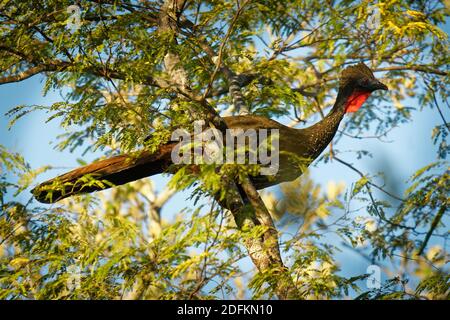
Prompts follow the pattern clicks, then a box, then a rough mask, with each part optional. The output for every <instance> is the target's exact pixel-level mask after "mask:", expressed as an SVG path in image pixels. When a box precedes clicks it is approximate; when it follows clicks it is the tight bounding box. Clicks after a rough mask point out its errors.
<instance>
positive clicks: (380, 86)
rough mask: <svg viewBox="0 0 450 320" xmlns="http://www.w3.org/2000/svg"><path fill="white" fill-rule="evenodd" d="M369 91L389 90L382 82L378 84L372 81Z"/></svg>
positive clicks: (376, 81)
mask: <svg viewBox="0 0 450 320" xmlns="http://www.w3.org/2000/svg"><path fill="white" fill-rule="evenodd" d="M370 89H372V90H374V91H375V90H389V89H388V87H387V86H386V85H385V84H384V83H382V82H380V81H378V80H374V81H373V82H372V83H371V84H370Z"/></svg>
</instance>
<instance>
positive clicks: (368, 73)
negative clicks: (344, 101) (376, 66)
mask: <svg viewBox="0 0 450 320" xmlns="http://www.w3.org/2000/svg"><path fill="white" fill-rule="evenodd" d="M361 78H367V79H375V76H374V75H373V72H372V70H370V68H369V67H368V66H366V65H365V64H364V63H362V62H360V63H358V64H355V65H353V66H350V67H347V68H345V69H344V70H343V71H342V72H341V77H340V83H339V84H340V86H341V87H345V85H347V84H348V83H350V82H353V81H355V80H359V79H361Z"/></svg>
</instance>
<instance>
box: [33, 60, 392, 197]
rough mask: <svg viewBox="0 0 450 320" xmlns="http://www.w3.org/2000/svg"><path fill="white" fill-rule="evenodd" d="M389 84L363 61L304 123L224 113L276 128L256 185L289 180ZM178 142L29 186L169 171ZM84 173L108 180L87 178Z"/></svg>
mask: <svg viewBox="0 0 450 320" xmlns="http://www.w3.org/2000/svg"><path fill="white" fill-rule="evenodd" d="M378 89H381V90H387V89H388V88H387V87H386V85H384V84H383V83H381V82H380V81H378V80H377V79H376V78H375V76H374V75H373V73H372V71H371V70H370V69H369V68H368V67H367V66H366V65H365V64H363V63H359V64H357V65H354V66H350V67H347V68H346V69H344V70H343V71H342V73H341V75H340V81H339V91H338V95H337V98H336V102H335V104H334V106H333V108H332V109H331V111H330V112H329V113H328V115H327V116H326V117H325V118H324V119H322V120H321V121H320V122H318V123H316V124H315V125H313V126H311V127H308V128H305V129H294V128H290V127H287V126H284V125H282V124H280V123H278V122H276V121H274V120H271V119H268V118H265V117H261V116H256V115H241V116H231V117H224V118H223V119H224V121H225V123H226V124H227V126H228V128H230V129H236V128H240V129H244V130H245V129H255V130H258V129H278V130H279V150H280V158H279V170H278V172H277V174H276V175H275V177H271V178H270V177H268V176H262V175H259V176H255V177H251V178H252V181H253V183H254V185H255V187H256V188H257V189H263V188H266V187H269V186H272V185H276V184H279V183H281V182H284V181H292V180H294V179H296V178H297V177H299V176H300V175H301V174H302V169H301V167H300V166H299V165H298V161H295V160H293V159H292V157H291V156H289V154H291V155H292V154H294V155H296V156H297V157H298V158H301V159H307V161H306V166H307V165H309V164H310V163H311V162H312V161H313V160H314V159H316V158H317V157H318V156H319V155H320V153H321V152H322V151H323V150H324V149H325V148H326V146H327V145H328V144H329V143H330V142H331V140H332V139H333V137H334V135H335V133H336V131H337V129H338V126H339V123H340V122H341V120H342V118H343V117H344V115H345V113H347V112H355V111H357V110H358V109H359V108H360V107H361V105H362V104H363V103H364V102H365V101H366V99H367V98H368V97H369V95H370V94H371V93H372V92H373V91H375V90H378ZM177 143H178V142H169V143H167V144H164V145H161V146H160V147H159V148H158V150H157V151H156V152H153V153H151V152H149V151H146V150H143V151H141V152H137V153H133V154H123V155H118V156H115V157H112V158H109V159H106V160H101V161H97V162H94V163H92V164H90V165H86V166H83V167H80V168H78V169H75V170H72V171H70V172H67V173H65V174H63V175H61V176H58V177H56V178H54V179H51V180H48V181H46V182H43V183H41V184H40V185H39V186H37V187H36V188H35V189H33V190H32V191H31V192H32V193H33V195H34V197H35V198H36V199H37V200H38V201H40V202H43V203H53V202H56V201H58V200H61V199H64V198H66V197H69V196H72V195H76V194H80V193H88V192H93V191H98V190H104V189H107V188H109V187H112V186H116V185H121V184H125V183H128V182H131V181H134V180H138V179H141V178H144V177H148V176H151V175H154V174H159V173H163V172H165V171H167V170H168V169H169V167H171V165H172V160H171V152H172V149H173V148H174V147H175V145H176V144H177ZM88 177H92V178H95V179H96V180H97V181H108V183H106V184H96V183H88V181H89V180H88Z"/></svg>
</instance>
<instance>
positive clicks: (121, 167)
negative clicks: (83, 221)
mask: <svg viewBox="0 0 450 320" xmlns="http://www.w3.org/2000/svg"><path fill="white" fill-rule="evenodd" d="M173 147H174V144H167V145H163V146H161V147H160V148H159V149H158V150H157V151H156V152H154V153H150V152H149V151H141V152H136V153H133V154H130V155H128V154H125V155H119V156H115V157H112V158H109V159H105V160H101V161H97V162H94V163H91V164H89V165H86V166H83V167H80V168H77V169H75V170H72V171H70V172H67V173H65V174H63V175H60V176H58V177H56V178H53V179H51V180H48V181H45V182H43V183H41V184H40V185H38V186H37V187H36V188H34V189H33V190H31V192H32V193H33V195H34V197H35V198H36V199H37V200H38V201H39V202H42V203H54V202H57V201H59V200H61V199H64V198H67V197H70V196H73V195H77V194H81V193H90V192H94V191H99V190H104V189H108V188H110V187H113V186H118V185H122V184H125V183H128V182H131V181H135V180H138V179H142V178H145V177H148V176H152V175H155V174H158V173H163V172H164V171H166V170H167V169H168V168H169V166H170V165H171V164H172V161H171V152H172V149H173Z"/></svg>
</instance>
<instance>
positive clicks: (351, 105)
mask: <svg viewBox="0 0 450 320" xmlns="http://www.w3.org/2000/svg"><path fill="white" fill-rule="evenodd" d="M369 96H370V92H368V91H355V92H353V93H352V95H351V96H350V97H349V98H348V100H347V103H346V104H345V112H355V111H358V109H359V108H361V106H362V105H363V103H364V102H365V101H366V100H367V98H368V97H369Z"/></svg>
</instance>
